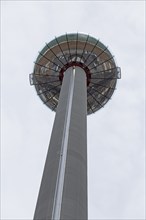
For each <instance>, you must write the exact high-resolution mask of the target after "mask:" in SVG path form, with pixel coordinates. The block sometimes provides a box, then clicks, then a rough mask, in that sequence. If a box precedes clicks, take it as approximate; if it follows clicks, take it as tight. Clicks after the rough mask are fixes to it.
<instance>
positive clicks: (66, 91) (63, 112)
mask: <svg viewBox="0 0 146 220" xmlns="http://www.w3.org/2000/svg"><path fill="white" fill-rule="evenodd" d="M86 84H87V83H86V74H85V72H84V70H83V69H82V68H80V67H77V66H76V67H70V68H68V69H67V70H66V72H65V73H64V79H63V83H62V87H61V92H60V97H59V103H58V107H57V111H56V117H55V121H54V126H53V130H52V135H51V140H50V146H49V150H48V154H47V158H46V163H45V168H44V173H43V177H42V182H41V187H40V191H39V196H38V200H37V205H36V210H35V214H34V219H35V220H40V219H41V220H42V219H43V220H50V219H51V220H61V219H64V220H65V219H66V220H79V219H80V220H87V219H88V214H87V121H86V117H87V88H86Z"/></svg>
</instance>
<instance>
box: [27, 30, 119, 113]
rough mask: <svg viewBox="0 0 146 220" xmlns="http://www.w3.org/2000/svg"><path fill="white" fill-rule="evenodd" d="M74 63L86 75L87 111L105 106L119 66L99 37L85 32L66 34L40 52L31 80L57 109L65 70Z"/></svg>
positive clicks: (46, 99) (43, 97)
mask: <svg viewBox="0 0 146 220" xmlns="http://www.w3.org/2000/svg"><path fill="white" fill-rule="evenodd" d="M71 66H79V67H81V68H83V69H84V71H85V74H86V79H87V114H91V113H94V112H96V111H97V110H99V109H100V108H102V107H103V106H104V105H105V104H106V103H107V102H108V100H109V99H110V98H111V96H112V94H113V92H114V90H115V87H116V82H117V79H118V78H120V74H121V73H120V68H119V67H117V66H116V64H115V61H114V57H113V56H112V54H111V53H110V51H109V50H108V48H107V47H106V46H104V44H102V43H101V42H100V41H99V40H97V39H95V38H93V37H91V36H89V35H86V34H82V33H76V34H65V35H62V36H60V37H58V38H55V39H54V40H52V41H50V42H49V43H47V44H46V46H45V47H44V48H43V49H42V50H41V52H39V55H38V57H37V59H36V62H35V65H34V71H33V73H32V74H30V83H31V85H35V88H36V91H37V94H38V95H39V97H40V98H41V100H42V101H43V103H45V104H46V105H47V106H48V107H49V108H50V109H52V110H54V111H56V108H57V105H58V101H59V94H60V90H61V85H62V81H63V76H64V72H65V71H66V70H67V69H68V68H69V67H71Z"/></svg>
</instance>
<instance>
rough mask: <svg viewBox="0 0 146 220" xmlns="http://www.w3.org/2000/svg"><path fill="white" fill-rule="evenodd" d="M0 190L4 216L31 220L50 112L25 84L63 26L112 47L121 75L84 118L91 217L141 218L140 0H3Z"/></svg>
mask: <svg viewBox="0 0 146 220" xmlns="http://www.w3.org/2000/svg"><path fill="white" fill-rule="evenodd" d="M1 12H2V14H1V24H2V31H1V46H2V56H1V61H2V65H1V88H2V89H1V90H2V94H1V101H2V107H1V109H2V141H1V142H2V147H1V153H2V156H1V161H2V162H1V165H2V166H1V167H2V172H1V177H2V178H1V195H2V215H1V218H2V219H3V220H6V219H9V220H11V219H15V220H21V219H23V220H30V219H32V218H33V213H34V209H35V205H36V200H37V196H38V190H39V187H40V181H41V177H42V171H43V167H44V163H45V158H46V153H47V148H48V144H49V140H50V134H51V129H52V125H53V121H54V117H55V113H53V112H52V111H51V110H49V109H48V108H47V107H46V106H45V105H43V103H42V102H41V100H40V99H39V97H37V95H36V92H35V89H34V88H33V87H31V86H30V85H29V79H28V78H29V74H30V73H32V71H33V61H35V59H36V57H37V55H38V51H39V50H41V49H42V48H43V47H44V45H45V42H49V41H50V40H52V39H53V38H54V37H55V36H59V35H62V34H64V33H66V32H68V33H70V32H77V31H78V32H84V33H87V34H90V35H92V36H93V37H95V38H99V39H100V40H101V42H103V43H104V44H105V45H108V46H109V50H110V51H111V52H112V53H113V54H114V55H115V57H116V62H117V65H118V66H120V67H121V70H122V79H120V80H118V84H117V90H116V91H115V93H114V95H113V96H112V100H111V101H109V102H108V103H107V104H106V106H105V108H103V109H101V110H99V111H98V112H96V113H95V114H93V115H90V116H88V203H89V208H88V209H89V220H91V219H115V220H118V219H125V220H126V219H137V220H140V219H145V214H144V210H145V208H144V207H145V161H144V160H145V146H144V135H145V133H144V132H145V131H144V125H145V122H144V120H145V118H144V115H145V112H144V102H145V96H144V93H145V91H144V89H145V64H144V62H145V56H144V53H145V40H144V38H145V1H12V0H11V1H2V2H1Z"/></svg>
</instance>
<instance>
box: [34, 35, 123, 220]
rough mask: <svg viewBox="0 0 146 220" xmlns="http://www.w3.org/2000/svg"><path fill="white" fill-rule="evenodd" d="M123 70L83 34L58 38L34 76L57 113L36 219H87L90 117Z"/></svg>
mask: <svg viewBox="0 0 146 220" xmlns="http://www.w3.org/2000/svg"><path fill="white" fill-rule="evenodd" d="M120 75H121V73H120V68H119V67H117V66H116V63H115V61H114V57H113V56H112V54H111V53H110V51H109V50H108V47H105V46H104V45H103V44H102V43H101V42H100V41H99V40H97V39H95V38H93V37H91V36H89V35H86V34H82V33H76V34H65V35H62V36H60V37H57V38H55V39H54V40H52V41H51V42H49V43H46V46H45V47H44V48H43V49H42V51H41V52H39V55H38V57H37V59H36V62H35V65H34V71H33V73H32V74H30V84H31V85H34V86H35V89H36V92H37V94H38V96H39V97H40V98H41V100H42V101H43V103H44V104H45V105H46V106H48V107H49V108H50V109H51V110H53V111H55V112H56V116H55V121H54V125H53V130H52V135H51V140H50V145H49V149H48V153H47V158H46V163H45V167H44V172H43V177H42V181H41V186H40V190H39V195H38V200H37V204H36V209H35V214H34V219H35V220H87V219H88V208H87V206H88V204H87V115H90V114H92V113H95V112H96V111H97V110H99V109H100V108H102V107H104V105H105V104H106V103H107V102H108V101H109V99H111V96H112V94H113V92H114V90H115V87H116V83H117V79H118V78H120Z"/></svg>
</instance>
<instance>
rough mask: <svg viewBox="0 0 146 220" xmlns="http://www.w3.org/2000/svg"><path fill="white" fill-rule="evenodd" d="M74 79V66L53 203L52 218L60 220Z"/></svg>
mask: <svg viewBox="0 0 146 220" xmlns="http://www.w3.org/2000/svg"><path fill="white" fill-rule="evenodd" d="M74 80H75V68H73V71H72V73H71V77H70V83H69V93H68V97H67V107H66V113H65V123H64V128H63V138H62V143H61V151H60V160H59V167H58V174H57V181H56V188H55V196H54V203H53V211H52V220H59V219H60V213H61V203H62V194H63V185H64V176H65V167H66V157H67V148H68V138H69V126H70V118H71V109H72V101H73V90H74Z"/></svg>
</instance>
